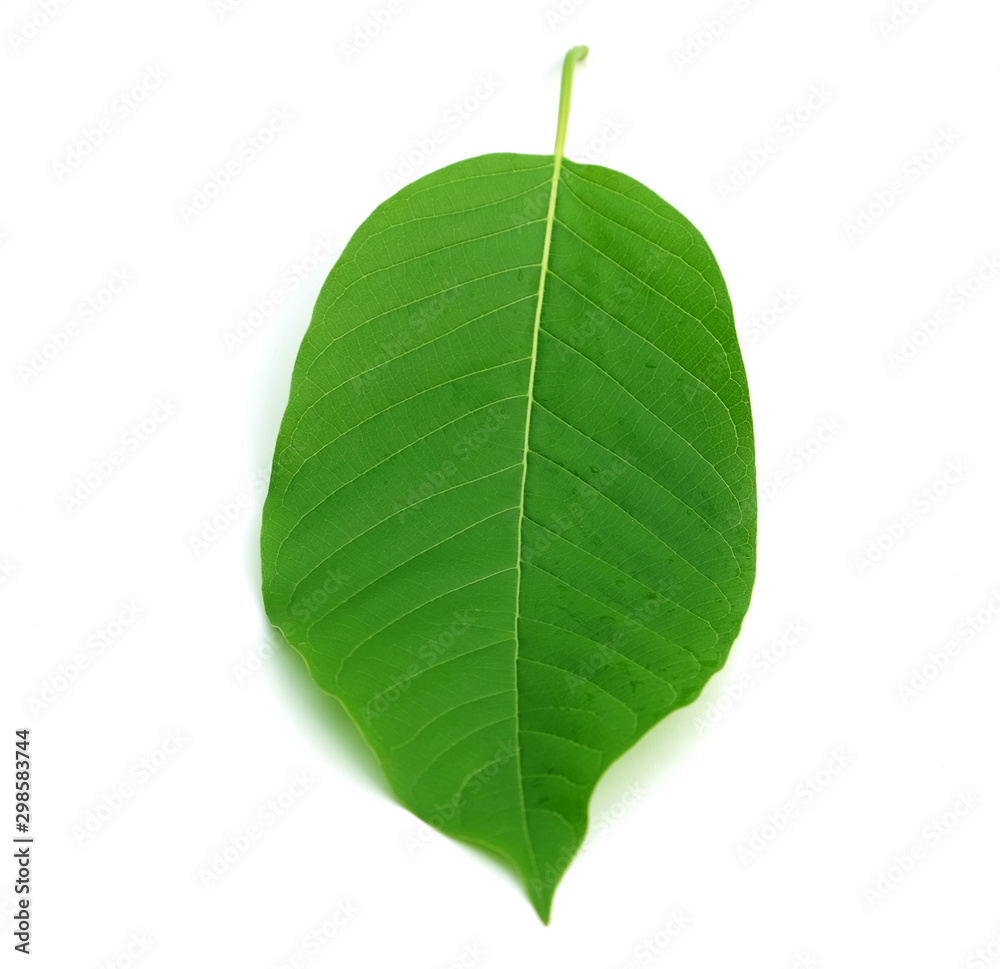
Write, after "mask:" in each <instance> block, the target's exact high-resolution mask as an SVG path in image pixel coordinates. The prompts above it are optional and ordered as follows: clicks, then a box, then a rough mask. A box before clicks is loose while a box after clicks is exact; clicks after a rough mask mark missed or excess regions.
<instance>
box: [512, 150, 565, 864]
mask: <svg viewBox="0 0 1000 969" xmlns="http://www.w3.org/2000/svg"><path fill="white" fill-rule="evenodd" d="M553 159H554V161H553V166H552V187H551V190H550V191H549V209H548V213H547V214H546V216H545V242H544V243H543V244H542V262H541V270H540V274H539V277H538V302H537V303H536V304H535V325H534V329H533V330H532V334H531V365H530V368H529V370H528V393H527V397H528V405H527V410H526V413H525V418H524V453H523V454H522V456H521V463H522V469H521V495H520V506H519V509H518V521H517V585H516V590H515V593H514V746H515V748H516V750H517V789H518V794H519V796H520V800H521V824H522V827H523V828H524V840H525V844H526V846H527V849H528V853H529V855H530V856H531V863H532V866H533V867H534V869H535V871H536V872H537V871H538V861H537V860H536V858H535V849H534V847H533V846H532V843H531V835H530V834H529V832H528V812H527V806H526V804H525V801H524V779H523V776H522V771H521V721H520V715H519V711H518V693H519V690H518V672H517V658H518V653H519V651H520V635H519V625H520V618H521V574H522V569H521V548H522V544H523V538H524V493H525V486H526V484H527V480H528V440H529V437H530V435H531V410H532V406H533V405H534V403H535V370H536V367H537V363H538V333H539V330H540V329H541V323H542V300H543V299H544V297H545V278H546V276H547V275H548V271H549V252H550V250H551V248H552V226H553V225H554V223H555V217H556V196H557V194H558V191H559V173H560V172H561V171H562V159H563V156H562V145H561V144H559V142H558V141H557V143H556V153H555V155H554V156H553Z"/></svg>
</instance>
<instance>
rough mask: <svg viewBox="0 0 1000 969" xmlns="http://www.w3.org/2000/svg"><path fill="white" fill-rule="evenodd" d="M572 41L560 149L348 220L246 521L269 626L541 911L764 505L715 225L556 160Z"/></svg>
mask: <svg viewBox="0 0 1000 969" xmlns="http://www.w3.org/2000/svg"><path fill="white" fill-rule="evenodd" d="M585 55H586V48H584V47H577V48H574V49H573V50H571V51H570V52H569V54H568V55H567V57H566V63H565V66H564V71H563V82H562V97H561V101H560V106H559V124H558V132H557V136H556V145H555V152H554V154H552V155H514V154H495V155H484V156H481V157H478V158H470V159H469V160H467V161H463V162H459V163H458V164H456V165H450V166H448V167H447V168H444V169H442V170H440V171H437V172H434V173H433V174H430V175H427V176H425V177H424V178H421V179H419V180H418V181H416V182H414V183H412V184H411V185H408V186H407V187H406V188H404V189H402V190H401V191H399V192H398V193H396V194H395V195H394V196H393V197H392V198H390V199H389V200H388V201H387V202H384V203H383V204H382V205H380V206H379V207H378V208H377V209H376V210H375V211H374V212H373V213H372V214H371V216H369V218H368V219H367V220H366V221H365V222H364V224H363V225H362V226H361V227H360V228H359V229H358V230H357V232H356V233H355V234H354V236H353V238H352V239H351V241H350V243H349V244H348V245H347V248H346V249H345V250H344V253H343V255H341V257H340V259H339V260H338V261H337V264H336V265H335V266H334V267H333V269H332V270H331V272H330V275H329V277H328V278H327V280H326V283H325V285H324V286H323V290H322V292H321V293H320V296H319V299H318V301H317V303H316V309H315V312H314V314H313V319H312V324H311V325H310V327H309V330H308V332H307V333H306V335H305V338H304V340H303V341H302V347H301V349H300V350H299V355H298V358H297V360H296V363H295V369H294V372H293V374H292V386H291V394H290V397H289V401H288V408H287V410H286V411H285V415H284V419H283V421H282V423H281V430H280V432H279V434H278V441H277V446H276V448H275V456H274V466H273V469H272V473H271V483H270V490H269V491H268V495H267V501H266V504H265V506H264V522H263V528H262V534H261V554H262V558H263V572H264V602H265V605H266V608H267V614H268V616H269V618H270V620H271V622H273V623H274V624H275V625H276V626H277V627H278V628H279V629H280V630H281V631H282V633H283V634H284V636H285V637H286V638H287V640H288V641H289V642H290V643H291V644H292V645H293V646H294V647H295V648H296V649H297V650H298V651H299V652H301V653H302V655H303V656H304V657H305V659H306V661H307V663H308V664H309V669H310V670H311V672H312V675H313V677H314V678H315V680H316V682H317V683H318V684H319V686H320V687H322V688H323V689H324V690H326V691H328V692H329V693H332V694H333V695H334V696H336V697H338V698H339V699H340V700H341V701H342V702H343V704H344V706H345V707H346V708H347V709H348V711H349V712H350V713H351V715H352V716H353V718H354V719H355V720H356V721H357V723H358V725H359V727H360V728H361V730H362V732H363V733H364V735H365V737H366V738H367V739H368V742H369V743H370V744H371V746H372V747H373V748H374V750H375V752H376V753H377V755H378V757H379V759H380V760H381V762H382V765H383V768H384V770H385V773H386V776H387V777H388V778H389V781H390V783H391V784H392V787H393V790H394V791H395V792H396V794H397V796H398V797H399V799H400V801H402V803H403V804H405V805H406V806H407V807H408V808H409V809H410V810H411V811H413V812H414V813H415V814H416V815H418V816H419V817H421V818H423V819H424V820H425V821H427V822H429V823H430V824H432V825H434V826H435V827H437V828H439V829H440V830H441V831H443V832H446V833H447V834H450V835H453V836H455V837H457V838H462V839H465V840H468V841H473V842H477V843H479V844H482V845H486V846H488V847H489V848H492V849H494V850H495V851H497V852H498V853H499V854H501V855H502V856H504V857H505V858H507V859H508V860H509V861H510V862H511V863H512V864H513V865H514V867H515V868H516V869H517V871H518V872H519V873H520V874H521V876H522V877H523V879H524V882H525V884H526V886H527V889H528V893H529V895H530V897H531V900H532V902H533V903H534V905H535V908H536V909H537V910H538V913H539V915H540V916H541V917H542V919H543V920H545V921H548V917H549V910H550V907H551V903H552V895H553V892H554V891H555V887H556V884H557V883H558V881H559V879H560V878H561V876H562V874H563V872H564V871H565V869H566V867H567V866H568V865H569V862H570V859H571V858H572V856H573V854H574V852H575V851H576V850H577V848H578V847H579V845H580V843H581V841H582V840H583V837H584V833H585V831H586V827H587V804H588V801H589V799H590V795H591V793H592V792H593V790H594V786H595V785H596V783H597V780H598V778H599V777H600V776H601V774H602V773H603V772H604V771H605V770H606V769H607V767H608V765H609V764H611V763H612V762H613V761H614V760H615V759H616V758H617V757H619V756H620V755H621V754H622V753H623V752H624V751H626V750H628V748H629V747H631V746H632V745H633V744H634V743H635V742H636V741H637V740H638V739H639V737H641V736H642V735H643V734H644V733H645V732H646V731H647V730H649V728H650V727H652V726H653V725H654V724H656V723H657V722H659V721H660V720H662V719H663V717H665V716H666V715H667V714H668V713H670V712H671V711H672V710H676V709H677V708H678V707H681V706H684V705H685V704H687V703H690V702H691V701H692V700H693V699H694V698H695V697H697V696H698V694H699V692H700V691H701V689H702V687H704V685H705V683H706V681H707V680H708V679H709V677H711V676H712V674H713V673H715V672H716V671H717V670H718V669H719V668H720V667H721V666H722V665H723V663H724V662H725V660H726V656H727V654H728V652H729V649H730V647H731V645H732V643H733V640H734V639H735V637H736V634H737V632H738V631H739V628H740V623H741V622H742V620H743V616H744V614H745V613H746V610H747V607H748V605H749V601H750V590H751V587H752V585H753V578H754V565H755V557H754V552H755V543H756V524H757V514H756V511H757V501H756V490H755V475H754V452H753V428H752V425H751V419H750V401H749V397H748V393H747V382H746V376H745V373H744V369H743V363H742V360H741V358H740V352H739V347H738V345H737V342H736V332H735V327H734V325H733V314H732V307H731V305H730V302H729V296H728V294H727V292H726V285H725V283H724V282H723V279H722V275H721V273H720V272H719V267H718V265H717V264H716V261H715V259H714V257H713V256H712V253H711V251H710V250H709V248H708V245H707V244H706V243H705V240H704V239H703V238H702V237H701V235H700V234H699V232H698V230H697V229H695V227H694V226H693V225H692V224H691V223H690V222H688V220H687V219H685V218H684V216H682V215H681V214H680V213H679V212H677V211H676V210H675V209H673V208H672V207H671V206H670V205H668V204H667V203H666V202H664V201H663V199H661V198H660V197H659V196H657V195H656V194H654V193H653V192H651V191H650V190H649V189H648V188H646V187H645V186H643V185H641V184H639V183H638V182H636V181H634V180H633V179H631V178H629V177H628V176H627V175H623V174H621V173H620V172H615V171H611V170H609V169H607V168H601V167H599V166H596V165H578V164H576V163H574V162H571V161H569V160H567V159H564V157H563V146H564V144H565V139H566V124H567V120H568V115H569V100H570V98H569V94H570V84H571V81H572V75H573V68H574V65H575V63H576V62H577V61H578V60H580V59H581V58H582V57H584V56H585ZM677 796H678V797H683V796H684V792H678V793H677ZM636 861H637V863H639V862H640V859H636Z"/></svg>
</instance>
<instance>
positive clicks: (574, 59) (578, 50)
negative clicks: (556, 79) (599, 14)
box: [555, 46, 589, 165]
mask: <svg viewBox="0 0 1000 969" xmlns="http://www.w3.org/2000/svg"><path fill="white" fill-rule="evenodd" d="M588 50H589V48H587V47H583V46H580V47H573V48H572V49H570V50H569V51H567V53H566V59H565V60H564V61H563V69H562V88H561V89H560V91H559V123H558V124H557V126H556V149H555V156H556V164H557V165H558V164H559V162H560V161H562V157H563V152H564V150H565V148H566V128H567V126H568V125H569V101H570V93H571V92H572V90H573V69H574V68H575V67H576V65H577V64H578V63H579V62H580V61H582V60H583V59H584V58H585V57H586V56H587V53H588Z"/></svg>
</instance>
